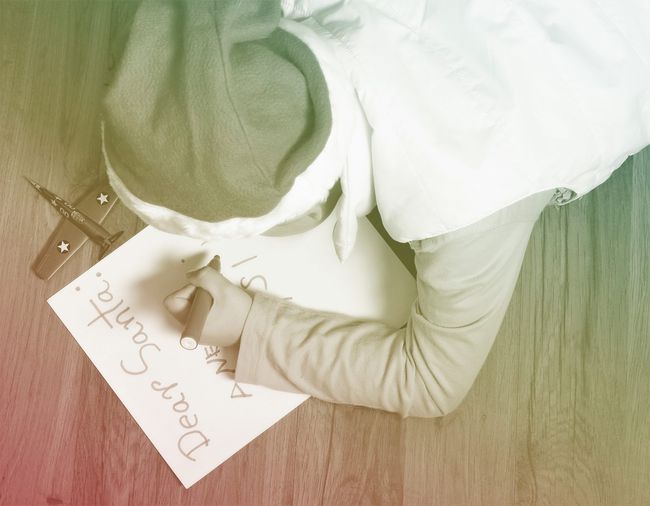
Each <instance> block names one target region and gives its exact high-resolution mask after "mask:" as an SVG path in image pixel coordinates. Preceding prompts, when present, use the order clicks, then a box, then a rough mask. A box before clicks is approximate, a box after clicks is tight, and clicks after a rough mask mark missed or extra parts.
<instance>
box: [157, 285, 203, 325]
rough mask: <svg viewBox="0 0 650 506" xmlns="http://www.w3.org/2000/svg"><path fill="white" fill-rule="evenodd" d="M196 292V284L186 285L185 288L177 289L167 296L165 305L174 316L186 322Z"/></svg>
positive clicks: (164, 301)
mask: <svg viewBox="0 0 650 506" xmlns="http://www.w3.org/2000/svg"><path fill="white" fill-rule="evenodd" d="M195 292H196V286H194V285H192V284H189V285H185V286H184V287H183V288H181V289H179V290H176V291H175V292H172V293H170V294H169V295H168V296H167V297H165V299H164V300H163V305H164V306H165V309H167V311H169V313H171V315H172V316H173V317H174V318H176V319H177V320H178V321H179V322H181V323H185V321H186V320H187V315H188V313H189V311H190V307H191V305H192V300H193V299H194V294H195Z"/></svg>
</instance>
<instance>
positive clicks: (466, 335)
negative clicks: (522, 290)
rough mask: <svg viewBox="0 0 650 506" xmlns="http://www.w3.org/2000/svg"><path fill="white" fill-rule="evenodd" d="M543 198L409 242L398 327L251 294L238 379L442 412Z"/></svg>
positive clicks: (480, 351)
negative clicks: (407, 284) (407, 309)
mask: <svg viewBox="0 0 650 506" xmlns="http://www.w3.org/2000/svg"><path fill="white" fill-rule="evenodd" d="M551 193H552V192H551ZM549 198H550V194H543V195H538V196H536V197H532V198H529V199H527V200H525V201H521V202H520V203H518V204H516V205H514V206H511V207H510V208H506V209H505V210H503V211H500V212H499V213H497V214H495V215H493V216H491V217H489V218H488V219H485V220H482V221H481V222H478V223H477V224H475V225H473V226H470V227H467V228H465V229H462V230H459V231H456V232H451V233H449V234H445V235H444V236H438V237H433V238H429V239H424V240H421V241H413V242H412V243H411V247H413V248H414V250H415V253H416V256H415V261H416V266H417V288H418V298H417V300H416V301H415V303H414V304H413V307H412V309H411V315H410V318H409V320H408V322H407V325H406V327H405V328H402V329H394V328H391V327H388V326H386V325H384V324H382V323H379V322H370V321H362V320H359V319H355V318H352V317H350V316H346V315H342V314H336V313H327V312H321V311H314V310H308V309H305V308H302V307H300V306H297V305H295V304H292V303H290V302H287V301H284V300H281V299H279V298H276V297H272V296H270V295H266V294H261V293H260V294H256V295H255V297H254V301H253V306H252V308H251V311H250V313H249V316H248V320H247V322H246V325H245V327H244V332H243V334H242V339H241V344H240V352H239V359H238V364H237V372H236V375H235V378H236V380H237V381H241V382H244V383H255V384H262V385H265V386H269V387H271V388H276V389H279V390H286V391H290V392H303V393H307V394H309V395H312V396H314V397H317V398H319V399H323V400H326V401H331V402H336V403H345V404H354V405H361V406H368V407H372V408H379V409H383V410H386V411H391V412H396V413H400V414H401V415H402V416H403V417H406V416H420V417H435V416H442V415H445V414H447V413H449V412H450V411H452V410H453V409H455V408H456V407H457V406H458V405H459V404H460V402H461V401H462V400H463V398H464V397H465V395H466V394H467V392H468V391H469V389H470V387H471V386H472V384H473V383H474V380H475V378H476V376H477V375H478V372H479V371H480V369H481V367H482V365H483V363H484V362H485V359H486V358H487V355H488V353H489V351H490V348H491V347H492V344H493V342H494V339H495V337H496V335H497V333H498V331H499V328H500V326H501V322H502V321H503V317H504V315H505V312H506V310H507V307H508V305H509V302H510V298H511V296H512V292H513V290H514V287H515V285H516V282H517V279H518V276H519V271H520V268H521V264H522V261H523V258H524V255H525V252H526V247H527V244H528V239H529V237H530V233H531V231H532V229H533V226H534V224H535V221H536V220H537V218H538V216H539V214H540V212H541V211H542V210H543V208H544V207H545V205H546V203H547V202H548V199H549Z"/></svg>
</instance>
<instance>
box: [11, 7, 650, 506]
mask: <svg viewBox="0 0 650 506" xmlns="http://www.w3.org/2000/svg"><path fill="white" fill-rule="evenodd" d="M136 7H137V3H135V2H119V1H114V2H109V1H108V0H106V1H100V0H97V1H85V2H83V1H72V0H71V1H56V0H55V1H7V0H3V1H2V2H1V3H0V76H1V78H0V167H1V168H2V171H3V173H4V174H5V177H4V178H3V184H2V185H1V186H0V192H1V193H0V210H1V214H0V225H1V230H2V244H3V248H2V259H1V261H0V276H1V279H2V284H1V286H2V288H1V290H2V294H1V295H2V296H1V298H0V318H1V323H2V325H1V335H0V342H1V344H2V351H1V352H0V403H1V404H0V427H1V428H2V429H1V431H0V504H6V505H23V504H79V505H86V504H101V505H111V504H116V505H124V504H134V505H140V504H146V505H150V504H151V505H153V504H160V505H182V504H187V505H190V504H192V505H198V504H224V505H233V504H245V505H249V504H250V505H253V504H272V505H275V504H299V505H313V504H323V505H345V504H381V505H384V504H385V505H402V504H403V505H443V504H444V505H452V504H454V505H455V504H458V505H464V504H483V505H507V504H513V505H514V504H517V505H519V504H535V505H538V504H539V505H543V504H548V505H565V504H566V505H568V504H571V505H573V504H580V505H621V506H628V505H647V504H650V483H649V480H648V477H649V476H650V425H649V424H648V423H647V420H648V418H649V415H650V403H649V402H648V399H649V398H650V335H649V334H650V311H649V310H648V309H649V308H650V293H649V280H650V262H649V258H650V256H649V253H648V251H649V249H650V150H649V149H646V150H645V151H643V152H641V153H640V154H638V155H636V156H634V157H632V158H630V159H628V161H627V162H626V163H625V164H624V165H623V166H622V167H621V168H620V169H618V170H617V171H616V172H615V173H614V175H613V176H612V177H611V178H610V179H609V180H608V181H607V182H605V183H604V184H603V185H601V186H600V187H598V188H597V189H596V190H594V191H593V192H591V193H590V194H588V195H587V196H585V197H583V198H582V199H580V200H579V201H577V202H575V203H572V204H570V205H569V206H567V207H564V208H561V209H556V208H554V207H550V208H547V210H546V211H545V212H544V214H543V215H542V217H541V219H540V221H539V222H538V223H537V225H536V228H535V230H534V232H533V235H532V238H531V242H530V244H529V248H528V251H527V254H526V258H525V261H524V265H523V268H522V272H521V276H520V279H519V282H518V284H517V288H516V290H515V294H514V297H513V299H512V302H511V305H510V307H509V310H508V313H507V315H506V318H505V321H504V324H503V326H502V328H501V331H500V333H499V336H498V337H497V340H496V342H495V344H494V347H493V349H492V351H491V352H490V355H489V357H488V360H487V362H486V364H485V366H484V367H483V369H482V370H481V372H480V374H479V376H478V379H477V381H476V383H475V385H474V386H473V388H472V390H471V391H470V393H469V395H468V396H467V398H466V399H465V401H464V402H463V404H462V405H461V406H460V407H459V408H458V409H457V410H456V411H454V412H453V413H451V414H450V415H448V416H447V417H444V418H437V419H432V420H423V419H407V420H401V419H400V418H399V417H398V416H397V415H394V414H389V413H384V412H380V411H376V410H370V409H367V408H361V407H351V406H342V405H334V404H327V403H324V402H321V401H318V400H315V399H311V400H309V401H308V402H306V403H305V404H303V405H302V406H300V407H299V408H298V409H297V410H295V411H294V412H292V413H291V414H290V415H289V416H287V417H286V418H284V419H283V420H282V421H281V422H279V423H278V424H276V425H275V426H273V427H271V428H270V429H269V430H268V431H266V432H264V433H263V434H262V435H261V436H259V437H258V438H257V439H255V440H254V441H253V442H252V443H251V444H249V445H248V446H247V447H245V448H244V449H243V450H241V451H240V452H238V453H237V454H235V455H234V456H233V457H231V458H230V459H229V460H228V461H226V462H225V463H224V464H223V465H222V466H220V467H219V468H218V469H216V470H215V471H214V472H212V473H211V474H209V475H208V476H207V477H206V478H205V479H203V480H201V481H200V482H199V483H198V484H197V485H195V486H194V487H192V488H191V489H190V490H185V489H184V488H183V487H182V486H181V484H180V483H179V482H178V481H177V480H176V478H175V476H174V475H173V473H172V472H171V470H170V469H169V468H168V466H167V465H166V464H165V463H164V462H163V460H162V459H161V458H160V456H159V455H158V453H157V452H156V450H155V448H154V447H153V445H151V443H150V442H149V440H148V439H147V438H146V436H145V435H144V433H143V432H142V431H141V430H140V428H139V427H138V426H137V424H136V423H135V422H134V421H133V419H132V418H131V416H130V415H129V414H128V412H127V411H126V409H125V408H124V407H123V405H122V404H121V402H120V401H119V400H118V399H117V397H116V396H115V395H114V394H113V392H112V391H111V389H110V388H109V387H108V385H107V384H106V382H105V381H104V380H103V379H102V377H101V376H100V375H99V373H98V372H97V371H96V369H95V368H94V366H93V365H92V364H91V362H90V361H89V360H88V359H87V357H86V356H85V354H84V353H83V352H82V351H81V349H80V348H79V347H78V346H77V344H76V343H75V341H74V339H73V338H72V337H71V336H70V334H69V333H68V332H67V330H66V329H65V327H64V326H63V325H62V324H61V322H60V321H59V320H58V318H57V317H56V316H55V315H54V313H53V312H52V311H51V310H50V308H49V306H48V305H47V303H46V299H47V298H48V297H49V296H50V295H52V294H54V293H55V292H56V291H58V290H59V289H60V288H62V287H63V286H65V285H66V284H67V283H68V282H69V281H70V280H72V279H74V278H75V277H77V276H78V275H80V274H81V273H82V272H84V271H85V270H87V269H88V268H90V266H91V265H92V264H93V262H94V261H95V259H96V255H97V251H96V247H95V246H94V245H93V244H91V243H87V244H86V245H85V246H84V247H83V249H82V250H81V251H80V252H79V253H78V254H77V255H76V256H75V257H74V258H73V259H72V260H71V261H70V262H68V264H67V265H66V266H64V267H63V268H62V269H61V270H60V271H59V272H57V273H56V274H55V275H54V277H53V278H52V279H50V280H49V281H47V282H43V281H41V280H39V279H37V278H36V277H35V276H34V275H32V274H31V272H30V270H29V265H30V264H31V261H32V260H33V259H34V257H35V256H36V255H37V253H38V251H39V250H40V248H41V246H42V244H43V243H44V241H45V240H46V239H47V237H48V236H49V233H50V231H51V230H52V229H53V228H54V226H55V225H56V223H57V221H58V216H57V215H56V214H55V213H54V211H52V210H51V209H50V208H48V207H47V206H45V205H44V204H43V202H42V201H41V200H39V199H40V197H39V196H38V195H36V194H35V192H34V191H33V190H32V189H31V188H30V187H29V185H28V184H27V183H26V182H25V181H24V180H23V179H22V177H21V175H22V174H27V175H29V176H30V177H32V178H33V179H35V180H36V181H39V182H41V183H42V184H44V185H45V186H46V187H47V188H49V189H51V190H53V191H54V192H56V193H60V194H61V195H62V196H66V197H68V198H69V199H70V200H74V199H75V198H77V197H78V196H80V195H81V194H83V192H84V191H86V189H87V188H88V187H89V186H90V185H92V184H94V183H95V182H97V181H98V179H99V178H100V177H101V176H102V175H103V173H104V167H103V165H102V160H101V156H100V142H99V126H98V125H99V114H100V104H101V97H102V94H103V92H104V90H105V88H106V85H107V83H108V82H109V80H110V77H111V75H112V72H113V71H114V69H115V65H116V62H117V59H118V57H119V54H120V52H121V50H122V47H123V45H124V43H125V40H126V37H127V35H128V30H129V26H130V22H131V20H132V18H133V13H134V12H135V8H136ZM143 226H144V224H143V223H142V222H141V221H139V220H138V219H137V218H136V217H135V216H134V215H133V214H131V213H130V212H129V211H127V210H126V209H125V208H124V207H123V206H121V205H119V204H118V206H116V208H115V209H114V210H113V211H112V213H111V215H109V218H108V219H107V221H106V228H107V229H109V230H119V229H123V230H125V234H124V239H123V240H126V239H127V238H128V237H130V236H131V235H133V234H134V233H136V232H138V231H139V230H141V229H142V228H143ZM398 250H399V247H398ZM400 251H402V252H403V251H404V248H403V247H402V249H401V250H400ZM409 260H410V259H409V258H408V257H407V258H406V261H409Z"/></svg>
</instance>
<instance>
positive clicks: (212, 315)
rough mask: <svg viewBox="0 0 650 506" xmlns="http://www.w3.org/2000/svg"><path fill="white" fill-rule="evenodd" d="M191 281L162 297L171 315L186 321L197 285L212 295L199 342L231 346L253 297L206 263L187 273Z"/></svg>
mask: <svg viewBox="0 0 650 506" xmlns="http://www.w3.org/2000/svg"><path fill="white" fill-rule="evenodd" d="M186 276H187V279H188V280H189V281H190V283H191V284H189V285H185V286H184V287H183V288H181V289H180V290H177V291H175V292H172V293H170V294H169V295H168V296H167V297H165V300H164V301H163V303H164V305H165V308H166V309H167V311H169V312H170V313H171V314H172V315H173V316H174V318H176V319H177V320H178V321H179V322H181V323H182V324H185V321H186V320H187V315H188V313H189V310H190V306H191V304H192V300H193V298H194V293H195V291H196V287H197V286H198V287H201V288H203V289H205V290H206V291H207V292H208V293H209V294H210V295H211V296H212V300H213V302H212V307H211V308H210V312H209V313H208V318H207V320H206V322H205V327H204V329H203V334H202V336H201V340H200V342H199V344H201V345H204V346H232V345H234V344H236V343H237V341H239V338H240V337H241V334H242V331H243V329H244V323H245V322H246V317H247V316H248V312H249V310H250V308H251V306H252V304H253V298H252V297H251V295H249V294H248V293H247V292H246V291H245V290H243V289H242V288H240V287H239V286H237V285H234V284H232V283H231V282H230V281H228V280H227V279H226V278H225V277H224V276H223V275H222V274H221V273H220V272H218V271H217V270H216V269H213V268H212V267H210V266H209V265H207V266H205V267H203V268H201V269H198V270H196V271H190V272H188V273H187V274H186Z"/></svg>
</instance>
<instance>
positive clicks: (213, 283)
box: [185, 265, 229, 298]
mask: <svg viewBox="0 0 650 506" xmlns="http://www.w3.org/2000/svg"><path fill="white" fill-rule="evenodd" d="M185 276H186V277H187V280H188V281H189V282H190V283H192V284H193V285H195V286H200V287H201V288H203V289H205V290H207V291H208V292H210V294H211V295H212V297H213V298H217V297H218V296H219V294H220V293H221V292H222V291H223V290H224V287H225V286H226V284H227V283H229V281H227V280H226V278H225V277H224V276H223V275H222V274H221V273H220V272H219V271H217V270H216V269H214V268H213V267H211V266H210V265H206V266H205V267H202V268H200V269H197V270H195V271H189V272H187V273H186V274H185Z"/></svg>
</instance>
